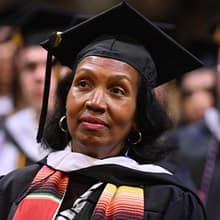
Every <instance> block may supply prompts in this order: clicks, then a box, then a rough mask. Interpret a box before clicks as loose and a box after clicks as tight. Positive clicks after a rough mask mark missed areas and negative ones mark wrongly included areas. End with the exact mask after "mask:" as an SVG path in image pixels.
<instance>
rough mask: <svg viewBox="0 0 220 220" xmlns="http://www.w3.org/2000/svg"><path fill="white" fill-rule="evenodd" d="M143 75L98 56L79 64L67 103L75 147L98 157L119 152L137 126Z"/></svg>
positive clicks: (70, 130)
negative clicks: (137, 100)
mask: <svg viewBox="0 0 220 220" xmlns="http://www.w3.org/2000/svg"><path fill="white" fill-rule="evenodd" d="M138 87H139V74H138V72H137V71H136V70H135V69H134V68H133V67H131V66H130V65H128V64H126V63H124V62H122V61H118V60H114V59H110V58H103V57H97V56H89V57H86V58H84V59H83V60H82V61H81V62H80V63H79V64H78V66H77V68H76V72H75V76H74V79H73V82H72V86H71V88H70V91H69V93H68V97H67V104H66V115H67V126H68V130H69V133H70V135H71V137H72V143H71V144H72V150H73V151H74V152H79V153H83V154H87V155H90V156H93V157H96V158H104V157H109V156H113V155H116V154H118V153H119V152H120V151H121V150H122V148H123V147H124V143H125V140H126V138H127V135H128V133H129V131H130V130H131V128H132V127H135V110H136V98H137V93H138Z"/></svg>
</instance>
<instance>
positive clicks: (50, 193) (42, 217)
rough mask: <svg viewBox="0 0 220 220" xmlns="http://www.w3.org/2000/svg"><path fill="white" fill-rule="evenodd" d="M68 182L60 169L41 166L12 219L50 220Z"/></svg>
mask: <svg viewBox="0 0 220 220" xmlns="http://www.w3.org/2000/svg"><path fill="white" fill-rule="evenodd" d="M67 184H68V177H67V176H66V175H65V174H64V173H62V172H61V171H56V170H54V169H51V168H49V167H47V166H43V167H42V168H41V169H40V170H39V172H38V173H37V175H36V176H35V178H34V180H33V182H32V183H31V186H30V188H29V190H28V191H29V193H28V194H27V196H26V197H25V198H24V199H23V200H22V201H21V202H20V204H19V205H18V208H17V210H16V213H15V215H14V217H13V220H25V219H31V220H49V219H50V220H51V219H53V216H54V215H55V213H56V211H57V210H58V208H59V206H60V204H61V201H62V199H63V196H64V193H65V191H66V188H67Z"/></svg>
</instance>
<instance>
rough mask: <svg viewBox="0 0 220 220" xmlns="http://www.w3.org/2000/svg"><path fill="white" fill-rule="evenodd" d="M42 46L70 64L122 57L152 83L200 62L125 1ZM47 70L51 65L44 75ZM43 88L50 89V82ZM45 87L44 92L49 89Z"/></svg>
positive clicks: (195, 66)
mask: <svg viewBox="0 0 220 220" xmlns="http://www.w3.org/2000/svg"><path fill="white" fill-rule="evenodd" d="M103 36H105V37H103ZM42 46H43V47H44V48H46V49H47V50H48V54H50V55H51V56H52V55H54V56H55V57H56V58H57V59H58V60H59V61H60V62H61V63H62V64H63V65H66V66H69V67H70V68H73V66H74V64H75V63H76V62H77V61H79V60H80V59H81V58H83V57H85V56H89V55H97V56H103V57H109V58H114V59H118V60H121V61H124V62H126V63H128V64H130V65H132V66H133V67H134V68H135V69H136V70H137V71H138V72H139V73H140V74H142V75H143V77H145V78H146V79H147V81H149V80H152V79H153V80H152V81H154V84H153V85H152V87H155V86H158V85H160V84H162V83H165V82H167V81H170V80H172V79H173V78H176V77H177V76H178V75H180V74H183V73H186V72H188V71H190V70H192V69H195V68H199V67H201V66H202V63H201V62H200V61H199V60H198V59H197V58H196V57H195V56H193V55H192V54H191V53H190V52H188V51H187V50H186V49H184V48H183V47H182V46H181V45H179V44H178V43H177V42H176V41H174V40H173V39H172V38H171V37H170V36H168V35H167V34H166V33H164V32H163V31H162V30H160V29H159V28H158V27H157V26H156V25H155V24H153V23H152V22H151V21H150V20H148V19H147V18H145V17H144V16H143V15H141V14H140V13H139V12H137V11H136V10H135V9H134V8H132V7H131V6H130V5H129V4H128V3H126V2H122V3H119V4H117V5H115V6H114V7H112V8H111V9H109V10H106V11H104V12H103V13H100V14H98V15H96V16H94V17H92V18H90V19H88V20H86V21H84V22H82V23H80V24H78V25H76V26H74V27H72V28H70V29H68V30H65V31H64V32H62V33H58V34H57V35H53V36H51V38H50V39H48V40H47V41H45V42H43V43H42ZM48 57H49V56H48ZM155 69H156V70H157V80H156V82H155V80H154V79H155V77H156V72H155ZM49 72H50V68H48V69H47V72H46V75H49V74H50V73H49ZM45 89H46V90H49V86H48V85H47V87H45ZM46 90H45V93H48V92H47V91H46ZM47 99H48V97H46V96H44V101H45V102H44V104H45V105H43V106H42V112H41V118H40V125H39V130H38V135H37V141H38V142H39V141H40V140H41V137H42V133H43V128H44V123H45V117H46V116H45V114H46V111H47V110H46V109H47Z"/></svg>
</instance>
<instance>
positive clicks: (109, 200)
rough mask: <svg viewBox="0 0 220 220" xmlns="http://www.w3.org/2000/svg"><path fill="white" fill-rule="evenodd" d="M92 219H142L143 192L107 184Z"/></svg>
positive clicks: (131, 187) (138, 188)
mask: <svg viewBox="0 0 220 220" xmlns="http://www.w3.org/2000/svg"><path fill="white" fill-rule="evenodd" d="M93 219H106V220H111V219H121V220H123V219H126V220H129V219H130V220H142V219H144V190H143V188H140V187H133V186H119V187H117V186H115V185H113V184H110V183H109V184H107V185H106V187H105V189H104V190H103V192H102V194H101V196H100V198H99V200H98V203H97V205H96V208H95V211H94V215H93Z"/></svg>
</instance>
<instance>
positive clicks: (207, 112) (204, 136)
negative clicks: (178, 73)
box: [164, 45, 220, 220]
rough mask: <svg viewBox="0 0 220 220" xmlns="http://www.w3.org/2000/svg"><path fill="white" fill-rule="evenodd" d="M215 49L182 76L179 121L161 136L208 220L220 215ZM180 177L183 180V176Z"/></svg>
mask: <svg viewBox="0 0 220 220" xmlns="http://www.w3.org/2000/svg"><path fill="white" fill-rule="evenodd" d="M201 46H202V45H201ZM204 48H205V45H204ZM204 48H203V49H204ZM215 48H216V49H215V51H214V53H213V54H212V55H213V56H212V57H213V60H212V59H210V53H209V52H210V51H209V52H208V53H207V56H206V59H205V56H203V58H202V57H201V56H200V58H202V59H203V62H204V64H205V67H204V68H201V69H197V70H195V71H192V72H190V73H189V74H186V75H184V76H183V77H182V78H181V81H180V102H181V103H180V106H181V107H180V108H181V113H182V116H181V121H180V122H181V123H180V124H179V125H178V126H177V128H176V129H173V130H171V131H169V132H168V133H166V134H165V135H164V136H165V138H166V139H167V140H168V143H169V144H170V145H172V146H175V147H176V149H175V151H174V152H173V153H172V155H171V156H169V158H168V160H167V161H168V162H171V164H173V165H174V166H177V167H178V169H177V171H179V170H182V173H187V174H188V175H189V177H190V178H191V180H192V181H191V182H188V185H190V187H191V188H192V189H193V190H195V191H196V192H197V194H198V196H199V197H200V199H201V201H202V202H203V203H204V205H205V207H206V210H207V215H208V219H209V220H217V219H219V216H220V205H219V204H220V188H219V183H220V174H219V169H220V152H219V150H218V149H219V147H220V115H219V109H218V107H217V106H218V102H219V91H218V89H217V88H218V84H219V77H218V74H219V73H218V71H217V66H216V65H217V53H216V51H217V49H218V47H217V46H216V47H215ZM200 49H202V47H201V48H200ZM205 50H206V51H207V48H206V49H205ZM212 52H213V51H211V53H212ZM173 171H174V172H175V169H173ZM177 174H178V173H177ZM179 177H180V178H181V179H182V181H183V182H186V179H185V178H184V176H182V177H181V175H180V176H179Z"/></svg>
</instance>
